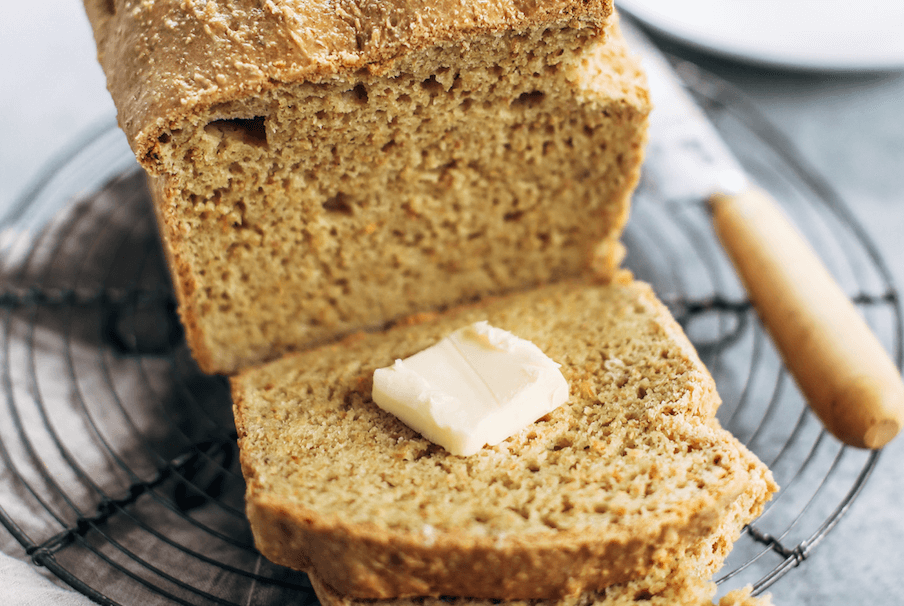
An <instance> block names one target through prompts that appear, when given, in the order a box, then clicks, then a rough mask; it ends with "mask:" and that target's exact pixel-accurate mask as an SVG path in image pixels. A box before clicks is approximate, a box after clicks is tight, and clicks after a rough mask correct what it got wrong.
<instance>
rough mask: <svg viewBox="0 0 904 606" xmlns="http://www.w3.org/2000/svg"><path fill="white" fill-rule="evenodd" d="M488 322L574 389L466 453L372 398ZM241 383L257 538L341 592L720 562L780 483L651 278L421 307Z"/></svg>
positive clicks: (583, 586) (583, 578) (235, 385)
mask: <svg viewBox="0 0 904 606" xmlns="http://www.w3.org/2000/svg"><path fill="white" fill-rule="evenodd" d="M478 320H488V321H489V322H490V323H491V324H492V325H494V326H498V327H500V328H502V329H505V330H508V331H510V332H512V333H514V334H515V335H517V336H519V337H522V338H525V339H528V340H530V341H532V342H533V343H535V344H536V345H537V346H539V347H540V348H541V349H542V350H543V351H544V352H545V353H546V354H547V355H548V356H549V357H551V358H552V359H553V360H555V361H557V362H558V363H560V364H561V365H562V372H563V375H564V376H565V378H566V379H567V380H568V382H569V385H570V400H569V401H568V403H566V404H565V405H563V406H562V407H560V408H558V409H556V410H555V411H553V412H552V413H550V414H549V415H547V416H545V417H543V418H541V419H540V420H539V421H538V422H536V423H534V424H533V425H531V426H529V427H528V428H526V429H524V430H523V431H521V432H519V433H518V434H516V435H514V436H512V437H511V438H509V439H507V440H505V441H504V442H502V443H501V444H499V445H497V446H494V447H487V448H484V449H483V450H481V451H480V452H479V453H477V454H475V455H473V456H469V457H456V456H453V455H450V454H448V453H447V452H446V451H445V450H443V449H442V448H440V447H439V446H436V445H434V444H432V443H430V442H429V441H427V440H425V439H424V438H422V437H421V436H420V435H418V434H417V433H415V432H413V431H412V430H410V429H409V428H408V427H406V426H405V425H404V424H402V423H401V422H400V421H399V420H398V419H396V418H395V417H393V416H392V415H389V414H388V413H385V412H384V411H382V410H381V409H379V408H378V407H377V406H376V405H375V404H374V403H373V402H372V401H371V397H370V392H371V386H372V375H373V371H374V369H376V368H380V367H384V366H388V365H389V364H391V363H392V362H393V360H395V359H396V358H405V357H407V356H410V355H412V354H414V353H416V352H418V351H420V350H422V349H424V348H426V347H428V346H430V345H432V344H433V343H435V342H436V341H438V340H439V339H441V338H442V337H443V336H445V335H446V334H448V333H449V332H452V331H453V330H455V329H457V328H459V327H461V326H464V325H466V324H469V323H472V322H474V321H478ZM232 389H233V398H234V401H235V416H236V424H237V428H238V432H239V440H240V447H241V457H242V467H243V471H244V473H245V476H246V480H247V483H248V492H247V503H248V515H249V519H250V520H251V524H252V528H253V530H254V532H255V538H256V541H257V545H258V547H259V549H260V550H261V551H262V553H264V554H265V555H266V556H267V557H268V558H271V559H273V560H274V561H276V562H278V563H282V564H285V565H288V566H292V567H295V568H301V569H304V570H307V571H309V572H311V573H312V574H314V575H315V576H316V577H317V578H318V579H320V581H322V583H324V584H325V585H326V586H329V587H331V588H333V590H335V591H336V592H338V594H340V595H342V596H348V597H353V598H355V597H357V598H395V597H404V596H425V595H433V596H439V595H450V596H466V597H470V598H497V599H503V598H506V599H515V598H524V599H531V598H533V599H536V598H561V597H563V596H574V595H578V594H580V593H581V592H583V591H585V590H588V589H589V590H597V589H601V588H604V587H607V586H610V585H612V584H614V583H624V582H626V581H627V580H629V579H632V578H637V577H639V576H643V575H644V574H647V573H649V572H650V571H651V570H653V569H656V568H657V567H659V568H662V567H664V566H665V567H668V566H671V565H674V563H675V562H676V561H682V560H685V561H687V562H689V563H688V564H685V566H692V567H697V568H699V569H700V570H703V569H709V568H713V567H714V566H715V565H716V564H717V563H720V562H721V560H720V557H719V556H718V553H721V552H723V551H724V552H726V553H727V550H728V549H729V548H730V544H731V542H732V541H733V540H734V538H735V537H736V536H737V532H738V531H739V529H740V527H741V526H743V524H744V523H746V522H748V521H750V520H751V519H753V517H755V516H756V515H758V513H759V511H760V510H761V507H762V505H763V503H764V502H765V500H766V499H767V498H768V496H769V495H770V494H771V493H772V492H773V491H774V490H775V485H774V484H773V482H772V479H771V475H770V473H769V471H768V470H767V469H766V468H765V466H763V465H762V464H761V463H760V462H759V461H758V460H757V459H756V458H755V457H754V456H753V455H752V454H751V453H750V452H749V451H747V450H746V449H745V448H744V447H743V446H742V445H741V444H739V443H738V442H737V441H736V440H735V439H734V438H733V437H732V436H731V435H730V434H729V433H728V432H726V431H724V430H722V429H721V428H720V427H719V425H718V423H717V421H716V420H715V419H714V413H715V410H716V408H717V406H718V404H719V399H718V396H717V394H716V391H715V387H714V384H713V381H712V378H711V377H710V375H709V374H708V373H707V371H706V369H705V368H704V367H703V365H702V363H701V362H700V360H699V359H698V357H697V355H696V352H695V351H694V349H693V347H692V346H691V344H690V343H689V342H688V341H687V339H686V338H685V336H684V335H683V333H682V331H681V329H680V327H679V326H678V325H677V324H676V323H675V321H674V320H673V319H672V318H671V315H670V314H669V312H668V310H666V308H665V307H664V306H662V304H661V303H659V302H658V301H657V300H656V298H655V296H654V295H653V293H652V291H651V290H650V289H649V287H648V286H646V285H643V284H639V283H627V282H625V283H614V284H612V285H609V286H601V285H593V284H588V283H584V282H570V281H565V282H562V283H559V284H557V285H555V286H550V287H545V288H540V289H535V290H531V291H527V292H523V293H519V294H516V295H511V296H508V297H503V298H499V299H492V300H489V301H485V302H483V303H480V304H477V305H472V306H467V307H463V308H458V309H455V310H453V311H451V312H448V313H445V314H441V315H436V316H432V317H427V318H418V319H416V320H413V321H412V322H408V323H401V324H400V325H399V326H397V327H394V328H392V329H390V330H387V331H385V332H379V333H374V334H360V335H357V336H355V337H354V338H350V339H347V340H345V341H343V342H341V343H338V344H335V345H330V346H326V347H323V348H319V349H314V350H311V351H308V352H304V353H300V354H298V355H293V356H289V357H287V358H285V359H282V360H279V361H277V362H274V363H272V364H269V365H266V366H263V367H259V368H256V369H253V370H249V371H246V372H243V373H242V374H240V375H238V376H237V377H235V378H233V380H232ZM729 519H731V520H733V521H732V522H730V523H729V522H728V521H727V520H729ZM701 541H710V542H711V543H713V545H714V544H715V543H714V542H719V546H718V547H713V546H712V545H711V546H710V547H709V548H708V549H707V550H703V551H704V552H706V553H707V556H706V557H708V558H710V559H708V560H707V559H706V558H704V557H703V556H700V558H697V559H696V560H695V559H693V558H684V556H685V555H686V553H687V552H688V550H689V549H690V550H692V549H693V548H694V546H695V545H698V544H699V543H700V542H701ZM714 554H716V555H714ZM716 560H718V562H717V561H716ZM698 572H699V571H698ZM695 574H696V573H695ZM710 574H711V571H710ZM703 578H707V577H703ZM701 582H702V581H701Z"/></svg>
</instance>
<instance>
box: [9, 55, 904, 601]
mask: <svg viewBox="0 0 904 606" xmlns="http://www.w3.org/2000/svg"><path fill="white" fill-rule="evenodd" d="M682 69H683V70H684V72H685V73H684V75H685V78H686V79H687V80H688V81H689V82H691V84H692V86H691V90H692V92H693V93H694V94H695V95H696V96H697V98H698V101H700V102H701V104H702V105H704V107H705V109H706V110H707V112H708V113H709V114H710V117H711V118H712V119H713V120H714V121H715V122H716V124H717V126H718V127H719V129H720V130H721V131H722V132H723V134H724V135H725V137H726V139H727V140H728V142H729V144H730V145H731V146H732V147H733V148H734V149H735V151H736V153H738V155H739V157H740V158H741V160H742V162H743V163H744V164H745V165H746V166H747V167H748V169H749V170H750V172H751V173H752V174H753V176H754V177H755V178H756V179H757V180H758V181H759V182H760V183H761V184H762V185H764V186H765V187H767V188H768V189H769V190H770V191H772V193H773V194H774V195H775V196H776V198H777V199H778V200H780V201H781V202H782V204H783V206H784V207H785V209H786V210H787V211H788V212H789V214H791V215H792V217H793V218H794V220H795V222H796V223H797V224H798V225H799V226H801V227H802V229H803V231H804V232H805V234H806V236H807V237H808V239H809V240H810V241H811V242H812V243H813V245H814V246H815V247H816V248H817V250H818V252H819V253H820V254H821V255H822V257H823V259H824V260H825V261H826V263H827V265H828V266H829V267H830V269H831V270H832V271H833V273H834V274H835V275H836V277H837V278H838V280H839V281H840V283H841V284H842V287H843V288H845V289H846V291H847V292H848V293H850V295H851V296H852V297H853V298H854V299H855V300H856V301H857V303H858V305H859V306H860V308H861V310H862V311H863V313H864V314H865V316H866V318H867V320H868V322H869V323H870V325H871V326H872V327H873V328H874V330H875V331H876V332H877V334H878V335H879V336H880V339H882V340H883V342H884V345H885V346H886V347H887V348H888V349H889V351H892V352H893V353H894V355H895V356H896V360H897V363H898V365H899V366H900V364H901V356H902V353H901V343H902V338H901V332H902V328H901V325H902V323H901V311H900V308H899V305H898V299H897V293H896V291H895V289H894V287H893V286H892V282H891V279H890V277H889V272H888V271H887V270H886V268H885V267H884V264H883V261H882V259H881V258H880V256H879V255H878V253H877V251H876V249H875V247H874V246H873V244H872V243H871V242H870V240H869V238H868V237H867V236H866V235H865V234H864V232H863V231H862V229H861V228H860V227H859V226H858V225H857V224H856V223H855V222H854V221H853V219H852V217H851V216H850V214H849V213H848V212H847V211H846V210H845V208H844V206H843V205H842V204H841V202H840V201H839V200H838V197H837V196H836V195H835V194H834V192H833V191H832V190H831V189H830V188H829V187H828V186H827V185H826V183H825V182H824V181H823V180H822V179H821V178H820V177H819V176H818V175H816V174H815V173H814V172H813V171H812V170H809V169H808V168H807V167H806V166H804V165H803V164H802V163H801V161H800V160H799V158H798V156H797V154H795V153H794V151H793V149H791V147H790V146H789V145H788V144H787V143H786V142H785V141H784V139H783V138H782V136H781V134H780V133H778V132H776V131H775V130H774V129H773V128H772V127H771V126H770V125H769V123H768V122H767V121H765V120H764V119H762V118H761V117H760V116H758V115H757V114H756V112H755V111H754V110H753V109H752V107H751V106H749V105H748V104H747V103H746V101H745V100H744V99H743V97H741V96H740V95H739V94H737V93H736V92H734V91H733V90H732V89H730V88H729V87H728V86H727V85H726V84H725V83H723V82H721V81H718V80H716V79H714V78H713V77H712V76H710V75H706V74H701V73H700V72H697V71H695V70H694V68H693V67H691V66H689V65H684V66H682ZM2 229H3V231H2V235H0V238H2V239H0V245H2V257H0V275H2V284H3V287H2V291H0V301H2V309H0V314H2V316H0V390H2V392H3V397H2V403H0V407H2V408H0V457H2V459H3V467H4V469H3V470H2V484H3V488H4V490H3V491H2V494H0V520H2V522H3V524H4V525H5V526H6V528H7V529H8V531H9V533H10V534H11V536H12V537H13V538H14V539H15V542H14V541H12V540H10V539H8V537H7V538H4V539H0V541H6V542H5V543H2V544H3V546H4V549H5V550H6V551H16V548H17V545H16V542H17V543H18V545H20V546H21V548H18V551H19V552H20V553H21V552H23V551H24V554H26V555H27V556H28V557H30V558H31V559H32V561H33V562H34V564H36V565H37V566H39V567H44V568H45V569H47V570H49V571H50V572H52V573H53V574H54V575H56V576H58V577H59V578H61V579H62V580H63V581H65V582H66V583H68V584H69V585H71V586H72V587H74V588H75V589H77V590H78V591H80V592H82V593H84V594H86V595H88V596H89V597H91V598H92V599H93V600H95V601H97V602H99V603H102V604H133V603H140V604H148V605H152V604H170V603H178V604H241V605H248V604H305V603H308V602H311V603H316V597H315V596H314V594H313V591H312V589H311V586H310V584H309V583H308V580H307V578H306V576H305V575H304V574H301V573H297V572H293V571H290V570H287V569H284V568H282V567H279V566H276V565H273V564H271V563H269V562H268V561H266V560H265V559H263V558H262V557H260V556H259V555H258V553H257V552H256V551H255V549H254V547H253V543H252V538H251V534H250V531H249V529H248V524H247V522H246V519H245V516H244V513H243V492H244V481H243V479H242V476H241V472H240V469H239V466H238V457H237V450H236V443H235V440H236V435H235V429H234V426H233V422H232V416H231V402H230V398H229V391H228V386H227V384H226V382H225V381H224V380H223V379H222V378H220V377H209V376H205V375H203V374H201V373H200V372H199V371H198V369H197V367H196V366H195V364H194V363H193V361H192V359H191V357H190V355H189V353H188V351H187V349H186V346H185V344H184V341H183V339H182V334H181V328H180V326H179V323H178V319H177V317H176V315H175V312H174V307H175V305H174V301H173V295H172V290H171V287H170V283H169V278H168V274H167V271H166V268H165V263H164V260H163V258H162V254H161V250H160V246H159V242H158V239H157V235H156V229H155V225H154V216H153V211H152V207H151V203H150V200H149V198H148V195H147V193H146V190H145V188H144V181H143V176H142V174H141V172H140V171H139V169H138V168H137V167H136V166H135V164H134V159H133V156H132V154H131V152H130V151H129V149H128V147H127V146H126V144H125V142H124V140H123V137H122V135H121V134H120V132H119V131H118V129H116V128H115V126H114V125H113V124H105V125H103V126H101V127H100V128H97V129H93V130H92V132H91V133H90V134H89V136H87V137H86V138H85V139H84V140H81V141H78V142H76V144H74V145H73V146H72V148H71V149H70V150H69V151H68V152H67V153H65V154H63V155H62V156H61V157H60V159H59V161H57V162H55V163H53V164H52V165H51V166H50V167H49V168H48V170H47V171H46V173H45V174H44V175H43V176H42V178H41V179H40V180H39V181H38V182H37V184H36V186H35V187H34V188H33V189H32V190H30V191H29V192H27V193H26V195H25V196H24V197H23V198H22V199H21V200H20V201H19V203H18V204H17V205H15V206H14V207H13V208H11V209H10V211H9V212H8V213H7V216H6V217H5V219H4V221H3V222H2ZM625 243H626V245H627V247H628V250H629V253H628V258H627V265H628V266H629V267H630V268H631V269H632V270H633V271H634V272H635V274H636V275H637V276H638V277H639V278H641V279H644V280H646V281H648V282H650V283H652V284H653V286H654V287H655V289H656V290H657V292H658V293H659V295H660V296H661V297H662V299H663V300H664V301H665V302H666V303H667V304H668V305H669V306H670V308H671V309H672V311H673V313H674V314H675V316H676V317H677V318H678V320H679V321H680V322H681V324H682V325H683V326H684V327H685V330H686V331H687V333H688V335H689V336H690V337H691V339H692V340H693V341H694V343H695V344H696V346H697V347H698V350H699V351H700V354H701V356H702V358H703V359H704V362H705V363H706V364H707V366H708V367H709V369H710V370H711V371H712V373H713V375H714V377H715V379H716V382H717V384H718V386H719V390H720V393H721V395H722V397H723V400H724V404H723V406H722V408H721V409H720V412H719V418H720V419H721V421H722V422H723V424H724V425H725V426H726V427H727V428H729V429H730V430H731V431H732V432H734V433H735V435H737V436H738V437H739V438H740V439H741V440H742V441H743V442H744V443H745V444H747V445H748V446H749V447H750V448H751V449H752V450H753V451H754V452H755V453H757V454H758V455H759V456H760V458H761V459H762V460H763V461H764V462H766V463H767V464H768V465H769V466H770V467H771V468H772V470H773V472H774V474H775V478H776V480H777V481H778V483H779V484H780V485H781V487H782V490H781V492H780V493H779V494H778V495H777V496H776V497H775V498H774V499H773V501H771V502H770V503H769V504H768V505H767V508H766V510H765V512H764V513H763V515H762V516H761V517H760V518H759V519H758V520H757V521H756V522H755V523H754V524H752V525H750V526H749V527H748V528H746V529H745V531H744V533H743V535H742V537H741V539H740V540H739V541H738V543H737V544H736V546H735V549H734V551H733V552H732V554H731V556H730V557H729V560H728V561H727V562H726V565H725V567H724V568H723V570H722V572H721V573H720V577H719V578H718V582H719V584H720V588H721V589H720V591H723V592H724V591H726V590H727V589H729V588H734V587H738V586H741V585H744V584H747V583H752V584H754V587H755V590H756V591H757V592H761V591H762V590H763V589H765V588H766V587H768V586H769V585H771V584H772V583H773V582H775V581H776V580H777V579H778V578H780V577H781V576H782V575H784V574H786V573H788V572H789V571H790V570H792V569H793V568H794V567H795V566H798V565H800V564H801V563H802V562H804V560H805V559H806V557H807V555H808V554H809V553H810V552H811V550H812V549H813V548H814V547H815V546H816V545H817V544H818V543H819V541H820V539H821V538H822V537H824V536H825V535H826V533H828V532H829V531H830V530H831V529H832V528H833V527H834V525H835V524H837V523H838V521H839V520H840V519H841V517H842V516H843V515H844V513H845V512H846V510H847V509H848V507H849V506H850V505H851V503H852V502H853V500H854V499H855V498H856V497H857V495H858V494H859V492H860V490H861V488H862V487H863V485H864V483H865V482H866V480H867V478H868V477H869V474H870V472H871V470H872V469H873V467H874V466H875V464H876V461H877V458H878V456H879V453H878V452H869V451H862V450H857V449H852V448H847V447H844V446H843V445H841V444H840V443H839V442H838V441H837V440H835V439H834V438H832V437H831V436H829V435H828V434H826V433H825V432H824V431H823V430H822V428H821V426H820V424H819V422H818V420H817V419H816V418H815V417H814V416H813V415H812V414H811V413H810V412H809V410H808V409H807V407H806V406H805V405H804V403H803V401H802V399H801V397H800V395H799V393H798V392H797V389H796V387H795V386H794V384H793V381H792V380H791V379H790V378H789V377H788V375H787V374H786V372H785V370H784V369H783V367H782V364H781V362H780V359H779V358H778V356H777V355H776V353H775V351H774V350H773V348H772V345H771V344H770V342H769V339H768V337H767V336H766V335H765V333H764V332H763V330H762V328H761V327H760V325H759V323H758V321H757V319H756V316H755V314H754V312H753V311H752V309H751V308H750V305H749V304H748V302H747V300H746V298H745V296H744V293H743V291H742V289H741V287H740V286H739V283H738V282H737V280H736V278H735V276H734V273H733V271H732V269H731V267H730V266H729V265H728V263H727V261H726V259H725V257H724V255H723V253H722V252H721V250H720V248H719V246H718V244H717V242H716V240H715V238H714V236H713V233H712V230H711V227H710V224H709V218H708V215H707V212H706V210H705V208H704V206H703V204H701V203H695V204H687V203H684V204H678V203H668V202H665V201H662V200H660V199H657V197H656V192H655V184H651V183H646V182H642V183H641V187H640V188H639V190H638V193H637V195H636V197H635V205H634V209H633V214H632V219H631V221H630V224H629V227H628V230H627V232H626V235H625Z"/></svg>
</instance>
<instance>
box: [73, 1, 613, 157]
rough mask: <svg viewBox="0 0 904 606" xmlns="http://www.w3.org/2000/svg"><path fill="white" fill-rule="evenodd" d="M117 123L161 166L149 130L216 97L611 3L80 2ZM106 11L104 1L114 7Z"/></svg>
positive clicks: (581, 17) (583, 16)
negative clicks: (86, 16)
mask: <svg viewBox="0 0 904 606" xmlns="http://www.w3.org/2000/svg"><path fill="white" fill-rule="evenodd" d="M84 3H85V9H86V12H87V14H88V19H89V21H90V22H91V25H92V27H93V30H94V38H95V41H96V43H97V49H98V59H99V61H100V63H101V65H102V66H103V68H104V72H105V73H106V75H107V88H108V89H109V91H110V94H111V95H112V97H113V101H114V102H115V104H116V107H117V110H118V116H119V124H120V126H121V127H122V129H123V131H124V132H125V133H126V137H127V138H128V141H129V145H130V146H131V147H132V150H133V151H134V152H135V155H136V156H137V157H138V159H139V161H140V162H141V163H142V165H144V167H145V168H146V169H147V170H148V171H149V172H151V173H159V172H161V170H160V165H159V163H158V161H157V158H156V146H157V144H158V141H157V139H158V137H159V136H160V135H161V134H162V133H163V132H164V131H165V130H167V129H169V128H174V127H175V125H177V124H178V123H180V122H182V121H184V120H186V119H188V118H190V117H191V116H194V115H198V114H199V113H201V112H203V111H205V110H206V109H208V108H210V107H211V106H213V105H217V104H224V103H228V102H230V101H235V100H238V99H242V98H246V97H248V96H250V95H257V94H260V93H261V92H263V91H266V90H269V89H271V88H274V87H277V86H280V85H283V84H286V83H291V82H300V81H310V82H323V81H328V80H330V79H335V78H337V77H339V76H341V75H343V74H348V73H350V72H354V71H356V70H360V69H366V70H368V71H369V72H372V73H378V72H380V71H381V70H385V69H387V68H388V66H389V65H391V63H392V62H393V61H395V60H397V59H398V58H400V57H401V56H404V55H406V54H408V53H410V52H412V51H415V50H418V49H421V48H424V47H426V46H429V45H434V44H442V43H447V42H452V41H456V40H460V39H463V38H466V37H469V36H474V35H481V34H488V33H494V32H501V31H505V30H511V29H516V30H520V29H528V28H531V27H537V26H538V25H541V24H544V23H548V22H553V21H555V22H564V23H567V22H569V21H580V22H585V23H591V24H596V26H597V27H598V28H599V29H600V30H601V29H602V27H603V24H604V23H605V22H606V19H607V18H608V17H609V15H610V14H611V13H612V1H611V0H586V1H584V2H574V1H573V0H492V1H490V2H479V3H478V2H471V1H469V0H443V1H441V2H433V1H431V0H337V1H336V2H317V1H314V0H305V1H300V2H289V1H286V0H269V1H267V2H261V1H259V0H231V1H229V2H225V1H223V0H207V1H206V2H186V1H177V0H165V1H159V0H158V1H156V2H149V1H146V0H115V1H113V2H111V1H110V0H84ZM111 8H112V9H113V10H112V11H111Z"/></svg>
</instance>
